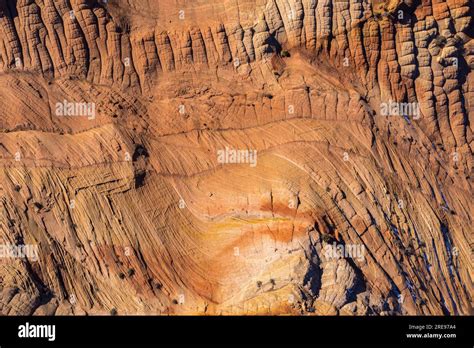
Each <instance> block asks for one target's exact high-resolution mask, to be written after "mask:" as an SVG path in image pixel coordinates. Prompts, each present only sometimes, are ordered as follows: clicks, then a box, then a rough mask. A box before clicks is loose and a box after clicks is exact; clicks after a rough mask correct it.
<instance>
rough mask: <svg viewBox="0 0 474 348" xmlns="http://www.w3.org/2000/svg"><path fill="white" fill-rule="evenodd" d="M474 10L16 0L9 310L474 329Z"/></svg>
mask: <svg viewBox="0 0 474 348" xmlns="http://www.w3.org/2000/svg"><path fill="white" fill-rule="evenodd" d="M473 7H474V6H473V3H472V1H470V0H447V1H445V0H421V1H411V0H405V1H402V0H385V1H383V0H374V1H369V0H333V1H330V0H239V1H237V0H222V1H210V0H193V1H177V0H176V1H175V0H160V1H145V0H128V1H126V2H125V1H117V0H109V1H107V2H106V1H100V0H99V1H93V0H70V1H69V0H0V86H1V88H0V129H1V130H2V132H1V133H0V242H1V243H2V244H4V245H6V244H11V245H34V246H37V247H38V249H39V259H38V260H32V259H29V258H26V259H25V258H1V259H0V313H1V314H5V315H20V314H22V315H25V314H26V315H30V314H34V315H50V314H57V315H62V314H103V313H118V314H224V315H225V314H282V313H290V314H321V315H324V314H341V315H368V314H376V315H399V314H426V315H435V314H437V315H438V314H441V315H442V314H451V315H466V314H472V298H473V291H474V285H473V281H472V279H473V275H474V273H473V263H472V260H473V258H472V248H473V241H472V237H473V226H474V224H473V212H474V200H473V199H472V198H473V192H474V191H473V174H474V173H473V163H474V162H473V160H474V158H473V148H474V142H473V140H474V139H473V130H474V129H473V125H474V74H473V73H472V68H473V67H474V41H473V40H472V38H473V32H474V30H473V27H474V25H473V19H472V18H473V11H474V9H473ZM63 101H68V102H74V103H95V104H94V105H95V114H94V117H68V116H59V115H58V112H57V109H56V108H57V103H61V102H63ZM391 102H394V103H415V104H416V103H418V104H416V105H419V117H410V116H408V115H405V114H403V115H397V116H389V117H387V116H383V115H382V110H381V109H382V108H383V105H384V103H385V104H386V103H391ZM82 116H84V115H82ZM89 116H90V115H89ZM226 147H227V148H230V149H246V150H251V151H255V150H256V151H257V153H258V157H257V158H258V161H257V163H256V165H255V166H252V165H249V164H248V163H241V164H228V163H227V164H225V163H224V164H223V163H220V162H219V161H218V155H217V154H218V152H219V151H221V150H223V149H225V148H226ZM331 245H332V246H334V245H343V246H344V245H345V246H350V245H355V246H359V247H363V249H362V250H363V253H364V255H363V257H351V256H349V257H334V256H331V255H328V254H326V253H325V250H327V248H328V247H329V246H331Z"/></svg>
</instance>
